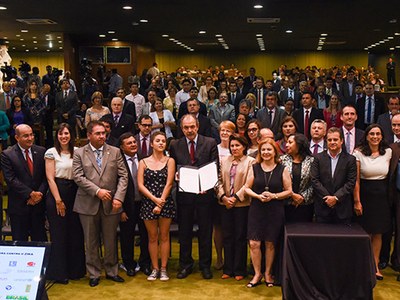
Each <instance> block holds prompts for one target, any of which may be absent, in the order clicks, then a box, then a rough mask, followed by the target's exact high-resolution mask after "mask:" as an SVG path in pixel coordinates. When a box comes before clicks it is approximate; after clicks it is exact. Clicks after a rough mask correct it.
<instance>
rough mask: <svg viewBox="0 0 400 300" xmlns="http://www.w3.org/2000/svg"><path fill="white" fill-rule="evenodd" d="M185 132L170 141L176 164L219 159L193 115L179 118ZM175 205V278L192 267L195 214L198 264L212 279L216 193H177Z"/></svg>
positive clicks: (212, 141)
mask: <svg viewBox="0 0 400 300" xmlns="http://www.w3.org/2000/svg"><path fill="white" fill-rule="evenodd" d="M180 126H181V129H182V132H183V134H184V136H183V137H182V138H180V139H178V140H174V141H172V142H171V145H170V155H171V157H172V158H173V159H174V160H175V162H176V165H177V166H179V165H182V166H195V167H200V166H202V165H205V164H207V163H210V162H213V161H217V162H218V150H217V143H216V142H215V140H214V139H213V138H209V137H205V136H202V135H199V134H198V131H199V123H198V120H197V119H196V117H194V116H193V115H190V114H188V115H185V116H183V117H182V120H181V124H180ZM176 197H177V205H178V210H179V211H180V215H179V218H178V224H179V245H180V251H179V266H180V270H179V272H178V275H177V278H178V279H183V278H185V277H187V276H188V275H189V274H190V273H192V271H193V263H194V261H193V258H192V239H193V224H194V216H196V219H197V223H198V225H199V230H198V240H199V268H200V270H201V273H202V276H203V278H204V279H211V278H212V273H211V269H210V267H211V256H212V255H211V254H212V251H211V250H212V217H211V216H212V210H213V207H214V204H213V201H215V194H214V191H213V190H208V191H205V192H202V193H200V194H192V193H186V192H183V191H179V192H178V193H177V196H176Z"/></svg>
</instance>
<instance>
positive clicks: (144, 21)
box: [139, 19, 149, 23]
mask: <svg viewBox="0 0 400 300" xmlns="http://www.w3.org/2000/svg"><path fill="white" fill-rule="evenodd" d="M139 22H140V23H148V22H149V20H146V19H141V20H139Z"/></svg>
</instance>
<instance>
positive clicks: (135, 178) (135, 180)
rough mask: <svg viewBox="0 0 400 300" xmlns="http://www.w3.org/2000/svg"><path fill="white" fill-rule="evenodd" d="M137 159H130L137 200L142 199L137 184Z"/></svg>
mask: <svg viewBox="0 0 400 300" xmlns="http://www.w3.org/2000/svg"><path fill="white" fill-rule="evenodd" d="M136 159H137V157H136V156H134V157H130V158H129V160H130V161H131V168H130V170H129V171H130V172H131V175H132V179H133V186H134V187H135V199H137V200H138V199H140V193H139V187H138V183H137V166H136Z"/></svg>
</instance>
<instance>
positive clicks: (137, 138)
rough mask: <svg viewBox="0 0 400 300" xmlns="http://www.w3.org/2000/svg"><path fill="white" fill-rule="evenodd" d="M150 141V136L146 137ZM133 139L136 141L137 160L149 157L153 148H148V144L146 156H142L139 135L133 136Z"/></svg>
mask: <svg viewBox="0 0 400 300" xmlns="http://www.w3.org/2000/svg"><path fill="white" fill-rule="evenodd" d="M147 138H148V139H149V140H150V135H149V136H148V137H147ZM135 139H136V143H137V144H138V152H137V154H138V156H139V160H140V159H142V158H146V157H148V156H150V155H152V154H153V148H152V147H150V143H149V148H148V149H147V155H143V153H142V141H141V140H140V135H139V133H138V134H137V135H135Z"/></svg>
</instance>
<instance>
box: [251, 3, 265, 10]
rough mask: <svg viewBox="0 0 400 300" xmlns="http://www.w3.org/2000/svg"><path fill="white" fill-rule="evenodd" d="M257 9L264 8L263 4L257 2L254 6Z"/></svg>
mask: <svg viewBox="0 0 400 300" xmlns="http://www.w3.org/2000/svg"><path fill="white" fill-rule="evenodd" d="M253 7H254V8H255V9H261V8H263V6H262V5H261V4H256V5H254V6H253Z"/></svg>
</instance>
